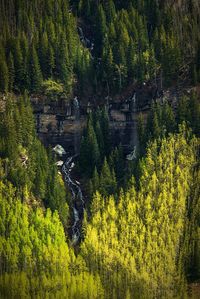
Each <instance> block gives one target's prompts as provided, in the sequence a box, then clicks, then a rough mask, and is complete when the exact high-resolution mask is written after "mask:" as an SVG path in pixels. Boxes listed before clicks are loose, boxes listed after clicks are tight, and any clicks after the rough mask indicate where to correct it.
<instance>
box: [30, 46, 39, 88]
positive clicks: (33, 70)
mask: <svg viewBox="0 0 200 299" xmlns="http://www.w3.org/2000/svg"><path fill="white" fill-rule="evenodd" d="M29 55H30V56H29V72H30V89H31V91H32V92H38V91H39V90H40V87H41V84H42V73H41V69H40V65H39V60H38V56H37V52H36V50H35V47H34V45H32V46H31V49H30V54H29Z"/></svg>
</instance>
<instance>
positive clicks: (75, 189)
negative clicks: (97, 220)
mask: <svg viewBox="0 0 200 299" xmlns="http://www.w3.org/2000/svg"><path fill="white" fill-rule="evenodd" d="M76 156H77V155H74V156H71V157H68V158H67V160H66V161H65V163H64V164H63V166H62V172H63V175H64V180H65V183H66V184H67V185H68V187H69V189H70V191H71V194H72V201H73V202H72V204H73V215H74V222H73V226H72V244H73V245H76V244H77V242H78V241H79V239H80V236H81V232H80V221H81V216H80V215H81V214H83V212H84V204H85V203H84V199H83V194H82V190H81V187H80V183H79V182H78V181H74V180H73V179H72V178H71V171H72V169H73V168H74V166H75V163H74V158H75V157H76Z"/></svg>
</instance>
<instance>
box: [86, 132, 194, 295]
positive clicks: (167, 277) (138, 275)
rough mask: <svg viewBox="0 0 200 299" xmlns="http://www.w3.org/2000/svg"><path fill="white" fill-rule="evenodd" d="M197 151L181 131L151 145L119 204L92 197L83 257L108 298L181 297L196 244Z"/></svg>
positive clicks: (114, 201) (187, 133) (185, 133)
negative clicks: (137, 177) (96, 275)
mask: <svg viewBox="0 0 200 299" xmlns="http://www.w3.org/2000/svg"><path fill="white" fill-rule="evenodd" d="M198 147H199V142H198V140H197V139H196V138H195V137H192V136H191V133H190V132H188V131H185V128H184V127H182V128H181V130H180V133H178V134H175V135H170V136H169V137H168V138H163V139H162V142H161V144H159V143H158V142H157V141H154V142H152V143H150V144H149V146H148V149H147V154H146V158H145V159H144V160H142V170H141V176H140V182H139V188H138V189H137V188H136V187H135V183H134V179H132V181H131V182H130V186H131V187H130V188H129V189H128V190H127V191H125V192H121V194H120V196H119V197H118V199H117V201H116V200H115V198H114V197H113V196H110V197H104V196H102V195H101V194H100V193H98V192H97V193H96V194H95V195H94V197H93V201H92V205H91V214H92V216H91V220H90V221H89V223H87V226H86V227H87V229H86V235H85V240H84V242H83V243H82V245H81V254H82V255H83V256H84V258H85V260H86V263H87V265H88V267H89V268H90V269H92V271H93V272H98V273H99V274H100V277H101V279H102V282H103V285H104V286H105V288H106V294H107V296H108V298H155V297H158V298H172V297H174V296H178V298H180V297H179V296H181V295H180V294H183V293H184V279H185V267H186V268H187V267H188V263H189V260H190V257H191V254H193V252H194V246H195V245H194V243H195V241H192V243H190V242H191V238H192V237H191V230H194V231H193V232H192V234H193V236H194V235H196V237H197V236H198V231H199V229H198V228H197V227H194V226H193V221H194V219H196V220H195V221H198V220H197V219H198V217H199V214H198V216H197V215H195V214H196V213H199V212H197V211H199V193H198V192H199V191H198V187H197V184H199V178H198V174H199V173H197V172H196V170H195V169H196V165H197V153H198V150H199V148H198ZM193 183H194V184H193ZM194 190H196V191H194ZM189 211H190V212H189ZM195 211H196V212H195ZM192 219H193V220H192ZM196 242H198V241H196ZM196 244H199V243H196ZM197 253H198V251H196V254H197ZM198 260H199V253H198Z"/></svg>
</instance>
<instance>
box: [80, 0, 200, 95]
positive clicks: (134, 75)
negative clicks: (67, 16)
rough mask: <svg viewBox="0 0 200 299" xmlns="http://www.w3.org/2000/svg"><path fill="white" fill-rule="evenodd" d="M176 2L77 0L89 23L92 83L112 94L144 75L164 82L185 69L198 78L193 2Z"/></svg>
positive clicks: (196, 17) (195, 6) (196, 5)
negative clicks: (93, 64) (94, 79)
mask: <svg viewBox="0 0 200 299" xmlns="http://www.w3.org/2000/svg"><path fill="white" fill-rule="evenodd" d="M182 2H184V3H182V4H181V7H179V5H178V4H176V1H174V2H173V3H171V2H170V1H156V0H148V1H137V0H128V1H113V0H108V1H93V0H80V1H78V6H77V11H78V14H79V16H80V17H83V18H84V19H85V20H86V22H88V24H91V23H92V24H93V26H94V32H93V33H94V45H95V47H94V56H95V58H96V65H97V66H96V76H97V82H98V85H102V83H101V82H102V81H103V82H104V83H103V84H104V85H105V86H103V87H105V88H107V89H108V92H110V91H111V92H112V93H114V92H118V91H119V90H121V88H122V87H125V86H126V85H127V84H131V83H133V82H134V81H142V82H143V81H146V80H149V79H150V80H154V82H156V83H158V82H160V83H161V85H163V84H164V85H166V86H167V85H170V84H172V83H173V82H174V81H176V80H177V79H178V78H179V75H180V76H182V75H183V73H184V72H185V71H186V73H188V72H189V73H190V74H191V75H192V77H193V80H194V81H195V82H197V81H199V80H200V77H199V62H198V61H199V44H200V43H199V39H198V38H196V37H197V36H198V28H199V25H200V24H199V13H200V10H199V3H198V1H195V0H192V1H182ZM182 6H183V7H182Z"/></svg>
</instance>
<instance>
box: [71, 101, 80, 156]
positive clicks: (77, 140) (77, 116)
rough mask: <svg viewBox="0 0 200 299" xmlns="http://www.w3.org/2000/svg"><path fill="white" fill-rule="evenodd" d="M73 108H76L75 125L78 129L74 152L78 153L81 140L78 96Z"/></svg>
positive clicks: (75, 136)
mask: <svg viewBox="0 0 200 299" xmlns="http://www.w3.org/2000/svg"><path fill="white" fill-rule="evenodd" d="M73 108H74V125H75V126H76V130H75V134H74V152H75V154H77V153H78V152H79V147H80V141H81V136H80V131H81V125H80V104H79V101H78V98H77V97H75V98H74V100H73Z"/></svg>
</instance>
